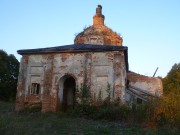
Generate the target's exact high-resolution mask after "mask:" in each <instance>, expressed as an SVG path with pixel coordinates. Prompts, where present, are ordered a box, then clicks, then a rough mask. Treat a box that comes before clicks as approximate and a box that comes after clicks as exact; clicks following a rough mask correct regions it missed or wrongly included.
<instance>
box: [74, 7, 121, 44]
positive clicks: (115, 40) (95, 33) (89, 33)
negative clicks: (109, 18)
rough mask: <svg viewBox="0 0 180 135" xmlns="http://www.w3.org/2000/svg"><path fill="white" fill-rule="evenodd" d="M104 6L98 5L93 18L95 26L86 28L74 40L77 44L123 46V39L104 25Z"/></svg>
mask: <svg viewBox="0 0 180 135" xmlns="http://www.w3.org/2000/svg"><path fill="white" fill-rule="evenodd" d="M104 19H105V17H104V15H102V6H100V5H98V7H97V8H96V14H95V15H94V17H93V25H92V26H89V27H88V28H85V29H84V31H82V32H80V33H79V34H78V35H77V36H76V37H75V39H74V43H75V44H98V45H117V46H122V41H123V40H122V38H121V37H120V36H119V35H118V34H117V33H116V32H113V31H112V30H111V29H110V28H108V27H107V26H105V25H104Z"/></svg>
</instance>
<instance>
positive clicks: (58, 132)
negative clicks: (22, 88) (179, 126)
mask: <svg viewBox="0 0 180 135" xmlns="http://www.w3.org/2000/svg"><path fill="white" fill-rule="evenodd" d="M156 134H160V135H169V134H177V135H178V134H179V131H176V130H175V131H174V130H173V129H171V130H167V129H166V128H161V129H155V128H154V129H153V128H147V127H142V126H141V125H136V124H134V125H128V124H125V123H122V122H118V121H111V122H110V121H105V120H98V121H94V120H91V119H85V118H79V117H76V118H73V117H72V116H71V117H70V116H68V114H65V113H61V112H57V113H41V112H28V111H25V112H20V113H17V112H15V111H14V103H5V102H0V135H156Z"/></svg>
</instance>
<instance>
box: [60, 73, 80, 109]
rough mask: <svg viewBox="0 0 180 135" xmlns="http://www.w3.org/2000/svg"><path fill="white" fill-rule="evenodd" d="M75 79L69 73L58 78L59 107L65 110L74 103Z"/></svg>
mask: <svg viewBox="0 0 180 135" xmlns="http://www.w3.org/2000/svg"><path fill="white" fill-rule="evenodd" d="M75 90H76V81H75V79H74V78H73V77H72V76H70V75H65V76H63V77H62V78H61V79H60V89H59V97H60V103H61V109H62V110H64V111H66V110H67V109H68V108H71V107H74V104H75Z"/></svg>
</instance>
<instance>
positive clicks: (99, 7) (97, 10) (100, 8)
mask: <svg viewBox="0 0 180 135" xmlns="http://www.w3.org/2000/svg"><path fill="white" fill-rule="evenodd" d="M96 14H100V15H102V6H101V5H98V7H97V8H96Z"/></svg>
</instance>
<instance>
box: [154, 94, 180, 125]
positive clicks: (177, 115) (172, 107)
mask: <svg viewBox="0 0 180 135" xmlns="http://www.w3.org/2000/svg"><path fill="white" fill-rule="evenodd" d="M154 119H155V121H156V122H157V124H158V125H159V126H163V125H169V126H171V127H178V128H180V94H175V93H169V94H167V95H164V96H163V97H161V98H160V99H159V101H158V104H157V106H156V107H155V110H154Z"/></svg>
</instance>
